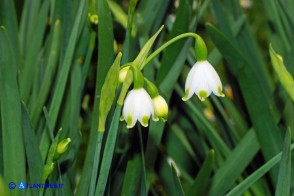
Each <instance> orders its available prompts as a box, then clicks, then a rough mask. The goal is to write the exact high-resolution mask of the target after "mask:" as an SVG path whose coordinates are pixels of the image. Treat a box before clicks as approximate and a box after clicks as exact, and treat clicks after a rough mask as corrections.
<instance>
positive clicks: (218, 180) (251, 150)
mask: <svg viewBox="0 0 294 196" xmlns="http://www.w3.org/2000/svg"><path fill="white" fill-rule="evenodd" d="M258 150H259V145H258V141H257V138H256V135H255V133H254V130H253V129H251V130H249V131H248V132H247V134H246V135H245V136H244V137H243V139H242V140H241V141H240V142H239V144H238V145H237V146H236V148H235V149H234V150H233V151H232V153H231V154H230V155H229V156H228V158H227V159H226V160H225V162H223V163H222V165H221V166H220V167H219V168H218V169H217V170H216V173H215V175H214V177H213V182H212V185H211V190H210V195H224V194H225V193H226V192H227V191H228V189H229V188H230V187H231V186H232V185H233V183H234V182H235V181H236V180H237V179H238V177H239V176H240V175H241V173H242V172H243V171H244V170H245V169H246V167H247V166H248V165H249V164H250V162H251V161H252V159H253V158H254V156H255V155H256V154H257V152H258ZM232 171H234V172H232Z"/></svg>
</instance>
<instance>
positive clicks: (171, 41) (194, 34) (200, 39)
mask: <svg viewBox="0 0 294 196" xmlns="http://www.w3.org/2000/svg"><path fill="white" fill-rule="evenodd" d="M186 37H194V38H195V40H196V42H197V41H200V42H201V41H202V42H203V39H202V38H201V37H200V36H199V35H198V34H196V33H191V32H190V33H183V34H181V35H178V36H176V37H174V38H172V39H171V40H169V41H168V42H166V43H165V44H163V45H162V46H160V47H159V48H158V49H157V50H155V51H154V52H153V53H152V54H150V55H149V56H148V58H147V59H146V61H145V63H144V65H143V67H142V69H143V68H144V67H145V66H146V65H147V64H148V63H149V62H150V61H151V60H152V59H153V58H155V57H156V56H157V55H158V54H159V53H160V52H162V51H163V50H164V49H165V48H167V47H168V46H169V45H171V44H173V43H174V42H176V41H178V40H180V39H183V38H186ZM201 59H202V58H201Z"/></svg>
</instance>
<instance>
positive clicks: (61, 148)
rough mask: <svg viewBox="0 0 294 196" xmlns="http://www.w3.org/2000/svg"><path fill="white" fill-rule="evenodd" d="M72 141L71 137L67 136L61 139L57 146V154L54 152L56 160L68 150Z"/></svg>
mask: <svg viewBox="0 0 294 196" xmlns="http://www.w3.org/2000/svg"><path fill="white" fill-rule="evenodd" d="M70 142H71V139H70V138H66V139H64V140H61V141H60V142H59V143H58V145H57V147H56V151H55V154H54V160H57V159H59V157H60V156H61V155H62V154H64V153H65V152H66V151H67V150H68V147H69V145H70Z"/></svg>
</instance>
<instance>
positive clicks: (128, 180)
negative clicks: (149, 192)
mask: <svg viewBox="0 0 294 196" xmlns="http://www.w3.org/2000/svg"><path fill="white" fill-rule="evenodd" d="M141 176H142V173H141V157H140V154H139V153H134V154H132V155H131V156H130V158H129V160H128V164H127V168H126V171H125V176H124V182H123V186H122V192H121V193H122V195H138V192H139V191H138V190H139V188H140V180H141Z"/></svg>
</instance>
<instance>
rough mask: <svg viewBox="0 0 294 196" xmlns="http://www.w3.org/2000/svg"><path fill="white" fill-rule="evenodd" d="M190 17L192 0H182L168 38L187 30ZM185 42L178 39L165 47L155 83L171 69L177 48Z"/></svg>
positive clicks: (177, 54)
mask: <svg viewBox="0 0 294 196" xmlns="http://www.w3.org/2000/svg"><path fill="white" fill-rule="evenodd" d="M191 17H192V1H191V0H182V1H180V2H179V7H178V9H177V13H176V20H175V22H174V24H173V27H172V30H171V32H170V34H169V39H171V38H173V37H176V36H177V35H179V34H181V33H185V32H187V31H189V30H190V29H189V26H190V22H191ZM184 44H185V40H181V41H178V42H177V43H175V44H174V45H173V47H169V48H166V50H165V51H164V53H163V59H162V63H161V67H160V69H159V71H158V75H157V81H156V83H157V84H160V83H161V82H162V81H163V79H164V78H165V75H166V74H168V72H169V71H170V69H171V66H172V65H173V63H174V62H175V61H176V60H177V58H178V56H179V49H180V48H182V47H183V46H184Z"/></svg>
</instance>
